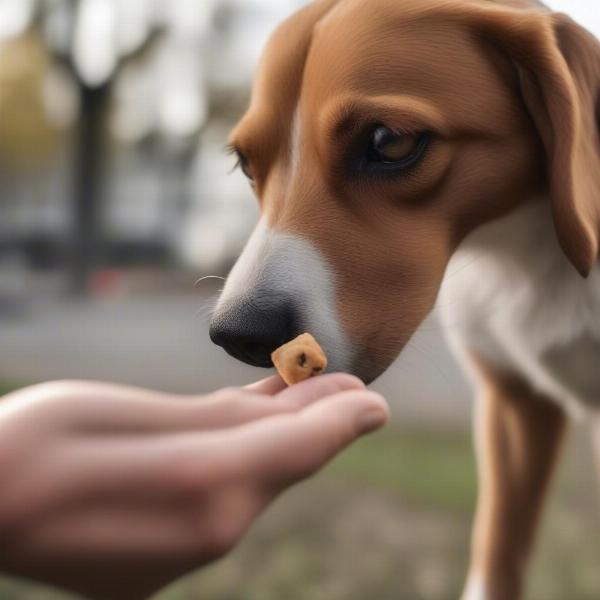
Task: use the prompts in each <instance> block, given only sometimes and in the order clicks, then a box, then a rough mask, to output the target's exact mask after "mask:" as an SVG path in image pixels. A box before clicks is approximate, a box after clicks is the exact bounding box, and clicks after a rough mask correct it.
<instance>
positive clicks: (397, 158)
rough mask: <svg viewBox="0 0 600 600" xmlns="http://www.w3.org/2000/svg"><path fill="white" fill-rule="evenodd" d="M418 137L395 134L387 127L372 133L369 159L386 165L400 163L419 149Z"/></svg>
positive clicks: (379, 128)
mask: <svg viewBox="0 0 600 600" xmlns="http://www.w3.org/2000/svg"><path fill="white" fill-rule="evenodd" d="M420 139H421V138H420V136H418V135H410V134H402V133H395V132H394V131H392V130H391V129H388V128H387V127H378V128H377V129H376V130H375V131H374V132H373V146H372V152H371V159H372V160H374V161H379V162H382V163H386V164H394V163H402V162H404V161H405V160H407V159H410V158H411V156H412V155H413V154H414V152H415V151H416V150H417V149H418V147H419V142H420Z"/></svg>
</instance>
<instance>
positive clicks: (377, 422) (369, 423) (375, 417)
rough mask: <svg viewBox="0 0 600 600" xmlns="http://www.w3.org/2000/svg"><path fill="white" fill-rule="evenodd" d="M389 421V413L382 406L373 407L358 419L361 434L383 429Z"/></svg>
mask: <svg viewBox="0 0 600 600" xmlns="http://www.w3.org/2000/svg"><path fill="white" fill-rule="evenodd" d="M386 421H387V414H386V413H385V412H384V411H383V410H381V409H380V408H371V409H369V410H368V411H366V412H364V413H363V414H362V415H361V416H360V417H359V419H358V428H359V433H360V435H365V434H367V433H371V432H372V431H376V430H377V429H381V428H382V427H383V426H384V425H385V423H386Z"/></svg>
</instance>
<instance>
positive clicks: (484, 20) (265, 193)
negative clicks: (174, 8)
mask: <svg viewBox="0 0 600 600" xmlns="http://www.w3.org/2000/svg"><path fill="white" fill-rule="evenodd" d="M599 48H600V46H599V45H598V43H597V41H596V40H595V39H594V38H593V37H592V36H591V35H590V34H588V33H587V32H585V30H583V29H581V28H580V27H578V26H577V25H576V24H575V23H573V22H572V21H571V20H570V19H568V18H567V17H565V16H563V15H556V14H552V13H550V12H549V11H546V10H545V9H543V8H541V7H538V6H534V5H533V3H532V2H529V1H528V0H505V2H494V1H492V0H368V1H367V0H337V1H336V0H324V1H323V0H322V1H318V2H315V3H313V4H311V5H309V6H308V7H307V8H305V9H304V10H302V11H300V12H299V13H297V14H296V15H295V16H293V17H292V18H291V19H289V20H288V21H287V22H285V23H284V24H283V25H282V26H281V27H280V28H279V29H278V31H277V32H276V33H275V34H274V36H273V37H272V39H271V41H270V43H269V44H268V47H267V49H266V52H265V55H264V57H263V60H262V62H261V65H260V68H259V72H258V75H257V79H256V82H255V86H254V90H253V96H252V102H251V106H250V108H249V110H248V112H247V114H246V115H245V116H244V118H243V119H242V120H241V122H240V123H239V125H238V126H237V127H236V128H235V130H234V132H233V133H232V136H231V145H232V148H234V150H235V152H237V153H238V155H239V159H240V165H241V167H242V169H243V170H244V172H245V173H246V174H247V176H248V178H249V180H250V182H251V185H252V186H253V188H254V190H255V192H256V196H257V199H258V202H259V203H260V207H261V211H262V218H261V221H260V223H259V225H258V226H257V228H256V230H255V232H254V234H253V235H252V238H251V239H250V241H249V243H248V245H247V247H246V249H245V250H244V252H243V254H242V256H241V257H240V259H239V261H238V262H237V264H236V265H235V267H234V268H233V270H232V272H231V274H230V276H229V278H228V280H227V283H226V285H225V289H224V291H223V294H222V297H221V298H220V300H219V303H218V305H217V308H216V311H215V316H214V318H213V322H212V326H211V336H212V338H213V340H214V341H215V342H216V343H217V344H219V345H221V346H223V347H224V348H225V349H226V350H227V351H228V352H229V353H230V354H232V355H234V356H236V357H237V358H240V359H242V360H244V361H246V362H248V363H250V364H255V365H259V366H270V364H271V362H270V353H271V351H272V350H274V348H276V347H277V346H278V345H280V344H281V343H283V342H285V341H286V340H288V339H290V338H292V337H294V336H296V335H297V334H299V333H301V332H303V331H310V332H311V333H313V334H314V335H315V336H316V337H317V339H318V340H319V341H320V342H321V343H322V344H323V346H324V348H325V350H326V352H327V354H328V356H329V357H330V364H331V369H333V370H345V371H351V372H353V373H355V374H357V375H359V376H360V377H362V378H363V379H365V380H368V381H370V380H372V379H373V378H375V377H376V376H378V375H379V374H380V373H382V372H383V371H384V370H385V369H386V368H387V366H389V364H390V363H391V362H392V361H393V360H394V359H395V357H396V356H397V354H398V353H399V351H400V350H401V349H402V347H403V346H404V344H405V343H406V342H407V341H408V339H409V337H410V336H411V335H412V333H413V332H414V330H415V329H416V328H417V326H418V325H419V323H420V322H421V321H422V319H423V318H424V317H425V316H426V314H427V313H428V312H429V310H430V309H431V307H432V305H433V303H434V300H435V298H436V295H437V292H438V289H439V286H440V283H441V280H442V277H443V274H444V270H445V268H446V265H447V263H448V260H449V258H450V256H451V255H452V253H453V251H454V250H455V249H456V247H457V246H458V244H459V243H460V242H461V240H462V239H463V238H464V237H465V236H466V235H467V234H468V233H469V232H471V231H472V230H473V229H474V228H476V227H477V226H479V225H481V224H482V223H485V222H487V221H490V220H493V219H495V218H498V217H500V216H502V215H504V214H506V213H508V212H509V211H511V210H513V209H515V208H516V207H518V206H520V205H522V204H524V203H525V202H528V201H530V199H531V198H533V197H540V196H541V195H545V196H547V197H549V198H550V199H551V200H549V201H551V202H552V206H553V212H554V215H555V223H556V229H557V235H558V239H559V241H560V243H561V245H562V247H563V249H564V251H565V253H566V254H567V256H568V257H569V259H570V260H571V262H572V263H573V265H574V267H575V268H577V269H578V270H579V271H580V272H581V273H582V274H583V275H585V274H587V273H588V272H589V270H590V269H591V268H592V266H593V264H594V263H595V262H596V260H597V256H598V239H599V229H600V141H599V132H598V120H599V113H600V111H599V108H600V50H599Z"/></svg>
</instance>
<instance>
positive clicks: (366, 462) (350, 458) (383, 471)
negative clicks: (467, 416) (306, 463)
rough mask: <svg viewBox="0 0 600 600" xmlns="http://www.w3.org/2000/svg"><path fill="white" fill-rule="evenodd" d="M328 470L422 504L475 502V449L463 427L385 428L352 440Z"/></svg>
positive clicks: (469, 506)
mask: <svg viewBox="0 0 600 600" xmlns="http://www.w3.org/2000/svg"><path fill="white" fill-rule="evenodd" d="M328 472H329V474H330V475H332V476H334V477H338V478H342V479H345V480H348V481H351V482H360V483H361V484H362V485H365V486H372V487H375V488H377V489H379V490H381V491H384V492H388V493H389V492H392V493H395V494H399V495H400V496H401V498H402V499H403V501H404V502H410V503H414V504H418V505H419V506H424V507H427V508H436V509H445V510H459V511H471V510H473V507H474V505H475V494H476V485H477V483H476V468H475V455H474V452H473V448H472V444H471V439H470V436H468V435H465V434H462V433H457V432H449V431H434V430H425V431H422V430H420V431H416V430H413V431H411V430H408V431H404V430H401V429H394V428H390V429H388V430H387V431H384V432H382V433H379V434H376V435H373V436H370V437H368V438H365V439H364V440H361V441H360V442H358V443H357V444H355V445H354V446H353V447H351V448H350V449H348V450H347V451H346V452H345V453H343V454H342V455H341V456H340V457H339V458H338V459H336V460H335V461H334V463H333V464H332V465H331V467H330V468H329V470H328Z"/></svg>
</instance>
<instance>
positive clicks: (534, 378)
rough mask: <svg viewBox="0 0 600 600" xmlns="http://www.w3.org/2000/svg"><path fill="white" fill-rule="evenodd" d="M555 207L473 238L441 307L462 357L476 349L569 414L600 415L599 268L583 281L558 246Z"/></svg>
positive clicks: (455, 264)
mask: <svg viewBox="0 0 600 600" xmlns="http://www.w3.org/2000/svg"><path fill="white" fill-rule="evenodd" d="M550 213H551V211H550V203H549V202H547V201H538V202H532V203H531V204H530V205H528V206H526V207H524V208H521V209H519V210H518V211H515V212H514V213H512V214H510V215H509V216H507V217H504V218H502V219H499V220H497V221H494V222H493V223H490V224H487V225H485V226H483V227H480V228H478V229H477V230H476V231H475V232H473V233H472V234H471V235H470V236H469V237H468V238H467V239H466V240H465V241H464V242H463V244H462V245H461V247H460V248H459V249H458V251H457V252H456V254H455V255H454V257H453V258H452V260H451V262H450V265H449V267H448V270H447V274H446V278H445V280H444V284H443V286H442V290H441V293H440V300H439V308H440V310H441V313H442V317H443V321H444V326H445V330H446V333H447V336H448V338H449V340H450V342H451V344H452V346H453V347H454V349H455V350H456V351H457V353H458V355H459V357H460V355H461V353H462V354H463V355H464V351H465V350H469V349H471V350H475V351H476V352H478V353H479V354H480V355H482V356H484V357H485V358H486V359H487V360H488V361H491V362H492V363H493V364H494V365H496V366H497V367H499V368H503V369H506V370H509V371H511V372H514V373H518V374H520V375H522V376H524V377H526V378H527V379H528V380H529V382H530V383H531V384H532V385H533V386H534V387H535V388H536V389H538V390H539V391H541V392H544V393H545V394H548V395H549V396H551V397H552V398H553V399H555V400H556V401H558V402H560V403H561V404H563V405H564V406H565V407H566V408H567V409H568V410H570V411H571V412H575V413H580V412H581V410H582V408H583V407H585V406H587V407H594V408H597V409H599V410H600V266H596V268H595V269H594V271H593V272H592V274H591V275H590V277H589V278H588V279H583V278H582V277H581V276H580V275H579V274H578V273H577V271H576V270H575V269H574V268H573V267H572V266H571V264H570V263H569V261H568V260H567V258H566V257H565V256H564V255H563V253H562V250H561V249H560V246H559V245H558V241H557V239H556V235H555V231H554V225H553V222H552V217H551V214H550Z"/></svg>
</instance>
